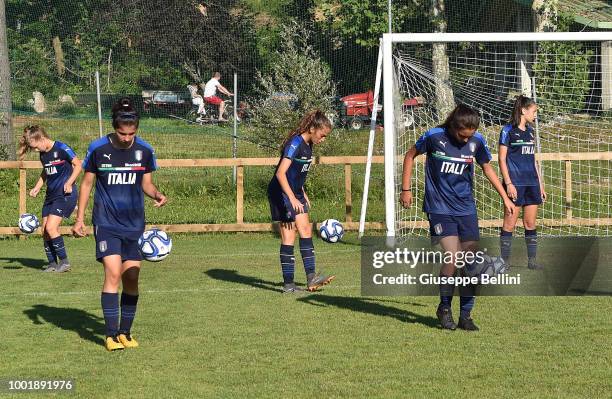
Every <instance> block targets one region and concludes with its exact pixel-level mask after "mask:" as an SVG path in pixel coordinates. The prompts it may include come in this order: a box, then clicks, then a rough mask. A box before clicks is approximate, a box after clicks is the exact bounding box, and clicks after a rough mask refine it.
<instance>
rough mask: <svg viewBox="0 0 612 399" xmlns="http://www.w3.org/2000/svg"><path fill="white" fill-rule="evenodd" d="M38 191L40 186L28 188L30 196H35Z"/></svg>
mask: <svg viewBox="0 0 612 399" xmlns="http://www.w3.org/2000/svg"><path fill="white" fill-rule="evenodd" d="M39 192H40V188H36V187H34V188H33V189H31V190H30V197H34V198H36V196H37V195H38V193H39Z"/></svg>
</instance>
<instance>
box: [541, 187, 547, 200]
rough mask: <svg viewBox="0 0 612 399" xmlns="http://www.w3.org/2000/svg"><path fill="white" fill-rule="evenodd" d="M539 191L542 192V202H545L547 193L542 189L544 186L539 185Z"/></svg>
mask: <svg viewBox="0 0 612 399" xmlns="http://www.w3.org/2000/svg"><path fill="white" fill-rule="evenodd" d="M540 193H542V202H546V198H548V194H546V191H544V187H540Z"/></svg>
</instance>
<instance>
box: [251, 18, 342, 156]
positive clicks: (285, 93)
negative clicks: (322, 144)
mask: <svg viewBox="0 0 612 399" xmlns="http://www.w3.org/2000/svg"><path fill="white" fill-rule="evenodd" d="M281 38H282V39H281V40H282V42H281V45H280V48H279V50H278V51H277V52H276V53H275V56H274V57H273V58H274V59H273V60H272V62H271V64H270V65H269V67H268V68H267V69H266V70H265V71H263V72H262V71H257V78H256V79H257V86H258V88H257V89H258V92H259V95H260V97H259V99H258V100H256V101H255V102H254V104H255V105H254V116H253V130H254V131H253V132H252V135H253V137H254V140H255V141H256V142H257V143H258V144H259V145H261V146H262V147H265V148H278V146H279V145H280V143H281V142H282V141H283V139H284V138H285V136H286V135H287V134H288V133H289V131H288V129H291V128H293V127H294V126H297V124H298V122H299V120H300V118H301V117H302V116H303V115H304V114H305V113H307V112H308V111H311V110H313V109H315V108H318V109H321V110H322V111H324V112H332V111H333V98H334V97H335V95H336V84H335V83H334V82H333V81H332V78H331V70H330V68H329V66H328V65H327V64H326V63H325V62H323V61H322V60H321V58H320V56H319V54H318V53H317V52H316V51H315V50H314V48H313V47H312V46H311V45H310V44H309V43H308V41H309V38H310V31H309V30H308V28H307V27H306V26H305V25H303V24H299V23H297V22H290V23H288V24H287V25H285V26H284V27H283V29H282V33H281Z"/></svg>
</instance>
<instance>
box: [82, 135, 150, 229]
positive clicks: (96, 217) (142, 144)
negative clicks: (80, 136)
mask: <svg viewBox="0 0 612 399" xmlns="http://www.w3.org/2000/svg"><path fill="white" fill-rule="evenodd" d="M109 136H110V135H108V136H106V137H102V138H100V139H98V140H96V141H94V142H92V143H91V144H90V145H89V149H88V150H87V155H86V156H85V159H84V160H83V169H85V171H86V172H91V173H95V175H96V193H95V195H94V207H93V216H92V223H93V224H94V225H95V226H100V227H104V228H106V229H110V230H113V231H121V232H125V233H135V234H136V235H140V233H141V232H142V230H143V229H144V225H145V215H144V192H143V190H142V176H143V175H144V174H145V173H151V172H152V171H154V170H156V169H157V164H156V159H155V151H154V150H153V147H151V145H149V143H147V142H146V141H144V140H143V139H141V138H140V137H136V138H135V139H134V143H133V144H132V146H131V147H130V148H127V149H119V148H116V147H114V146H113V145H112V144H111V142H110V139H109Z"/></svg>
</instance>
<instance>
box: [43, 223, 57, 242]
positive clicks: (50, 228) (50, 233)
mask: <svg viewBox="0 0 612 399" xmlns="http://www.w3.org/2000/svg"><path fill="white" fill-rule="evenodd" d="M45 233H46V235H47V237H48V238H49V239H50V238H51V237H55V236H58V235H59V226H54V225H49V224H46V225H45Z"/></svg>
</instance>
